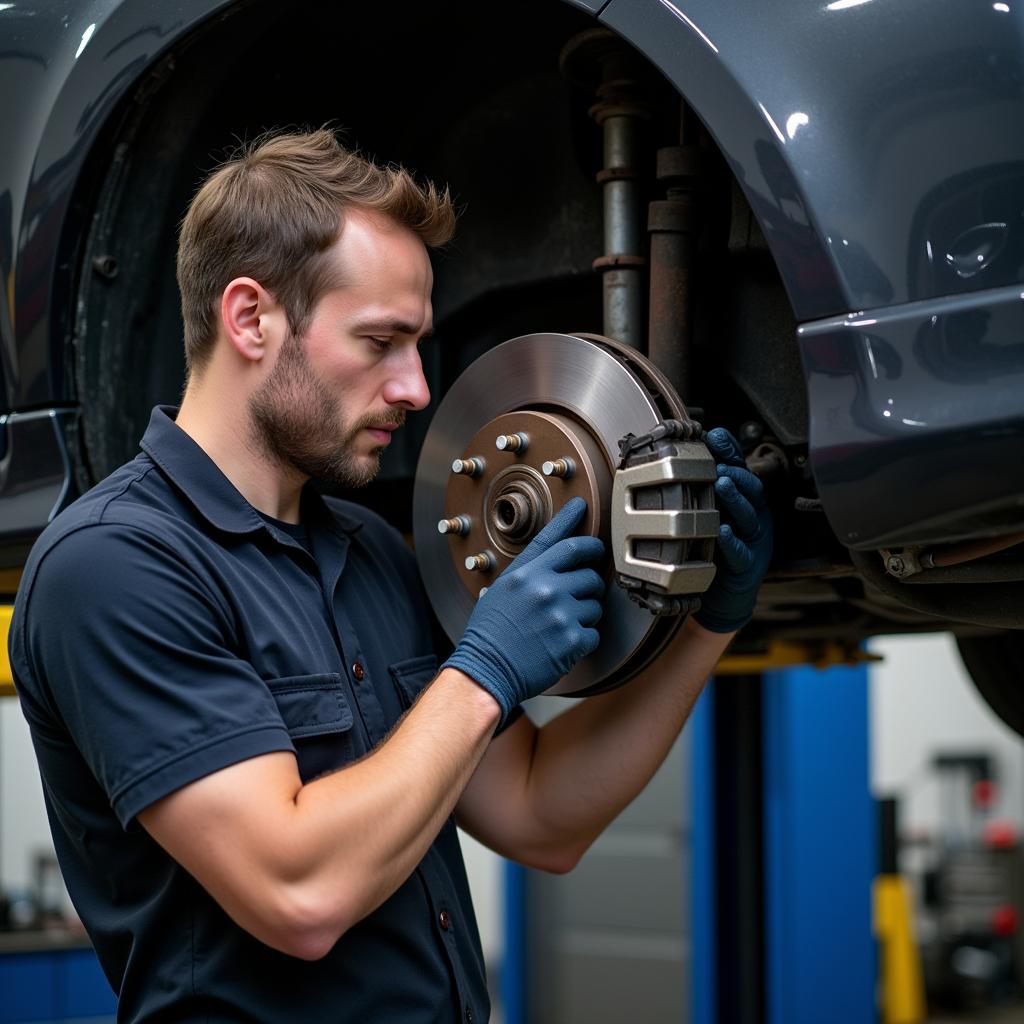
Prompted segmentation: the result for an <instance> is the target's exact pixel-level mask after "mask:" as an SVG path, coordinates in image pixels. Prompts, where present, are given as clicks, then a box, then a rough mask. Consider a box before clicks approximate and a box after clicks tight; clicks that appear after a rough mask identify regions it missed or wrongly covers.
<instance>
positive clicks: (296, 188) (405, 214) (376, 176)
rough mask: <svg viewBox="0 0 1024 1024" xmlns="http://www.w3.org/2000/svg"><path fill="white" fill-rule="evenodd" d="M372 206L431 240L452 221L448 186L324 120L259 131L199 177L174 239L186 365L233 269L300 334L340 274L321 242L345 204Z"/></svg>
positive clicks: (198, 355)
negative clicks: (355, 142) (346, 139)
mask: <svg viewBox="0 0 1024 1024" xmlns="http://www.w3.org/2000/svg"><path fill="white" fill-rule="evenodd" d="M352 208H358V209H363V210H375V211H377V212H380V213H383V214H386V215H387V216H389V217H391V218H392V219H393V220H395V221H396V222H398V223H399V224H402V225H404V226H405V227H407V228H409V229H410V230H412V231H413V232H415V234H416V235H417V236H418V237H419V238H420V239H421V240H422V241H423V243H424V244H425V245H427V246H430V247H437V246H440V245H444V244H445V243H446V242H447V241H449V240H450V238H451V236H452V234H453V232H454V230H455V211H454V208H453V205H452V200H451V196H450V195H449V192H448V190H447V189H445V190H444V191H443V192H441V191H439V190H438V189H437V187H436V186H435V185H434V184H433V183H432V182H428V183H427V184H425V185H422V186H421V185H419V184H417V182H416V181H415V180H414V179H413V178H412V176H411V175H410V174H409V172H408V171H406V170H404V169H403V168H401V167H379V166H377V165H376V164H374V163H372V162H371V161H369V160H366V159H364V158H363V157H361V156H359V155H358V154H357V153H355V152H352V151H350V150H347V149H345V148H344V147H343V146H342V145H341V143H339V141H338V139H337V137H336V136H335V134H334V132H332V131H330V130H329V129H326V128H321V129H319V130H318V131H312V132H303V133H287V134H273V135H269V136H263V137H261V138H260V139H257V140H256V141H255V142H252V143H250V144H248V145H246V146H244V147H243V148H242V149H241V151H240V152H239V153H238V154H236V155H235V156H234V157H233V158H232V159H230V160H228V161H227V162H226V163H224V164H222V165H221V166H219V167H218V168H217V169H216V170H215V171H214V172H213V173H212V174H211V175H210V176H209V177H208V178H207V179H206V181H205V183H204V184H203V186H202V187H201V188H200V189H199V191H198V192H197V193H196V195H195V198H194V199H193V200H192V202H191V204H190V205H189V208H188V211H187V212H186V214H185V219H184V220H183V221H182V224H181V232H180V235H179V239H178V287H179V288H180V289H181V314H182V318H183V320H184V322H185V366H186V370H187V372H188V373H189V374H191V372H192V371H193V370H201V369H202V367H203V366H204V365H205V364H206V363H207V361H208V360H209V358H210V355H211V352H212V350H213V343H214V339H215V338H216V335H217V313H216V305H217V302H218V300H219V299H220V296H221V294H222V293H223V291H224V289H225V288H226V287H227V285H228V283H229V282H230V281H232V280H233V279H234V278H236V277H251V278H253V279H254V280H256V281H259V283H260V284H261V285H263V287H264V288H266V289H267V291H269V292H270V293H271V294H272V295H273V296H274V298H275V299H276V300H277V301H278V302H279V303H280V304H281V306H282V307H283V309H284V311H285V314H286V315H287V317H288V326H289V327H290V329H291V330H292V332H293V333H294V334H301V333H302V332H303V331H304V330H305V329H306V327H307V326H308V324H309V320H310V318H311V316H312V314H313V310H314V309H315V307H316V304H317V301H318V300H319V299H320V297H321V296H322V295H323V294H324V293H325V292H327V291H329V290H330V289H331V288H333V287H337V286H338V284H339V283H340V282H339V281H338V280H337V274H338V271H337V268H335V267H334V266H333V265H332V263H331V261H330V260H329V258H328V249H329V248H330V246H331V245H332V244H333V243H334V242H335V240H336V239H337V238H338V235H339V232H340V230H341V220H342V217H343V216H344V213H345V211H346V210H347V209H352Z"/></svg>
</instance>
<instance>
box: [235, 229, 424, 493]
mask: <svg viewBox="0 0 1024 1024" xmlns="http://www.w3.org/2000/svg"><path fill="white" fill-rule="evenodd" d="M334 248H335V258H336V259H337V260H338V261H339V265H340V268H341V274H342V281H343V285H342V287H340V288H337V289H335V290H334V291H331V292H328V293H327V294H325V295H324V296H323V297H322V298H321V299H320V301H319V303H318V304H317V307H316V309H315V311H314V314H313V318H312V321H311V322H310V325H309V328H308V329H307V331H306V333H305V334H304V335H303V336H302V337H295V336H293V335H290V334H289V336H288V337H287V338H285V340H284V341H283V342H282V344H281V348H280V351H279V352H278V356H277V362H276V364H275V365H274V367H273V369H272V370H271V371H270V374H269V376H268V377H267V379H266V380H265V381H264V382H263V384H262V385H261V386H260V387H259V388H258V389H257V391H256V392H255V393H254V394H253V395H252V397H251V398H250V400H249V413H250V418H251V421H252V424H253V429H254V434H255V437H256V439H257V441H258V442H259V444H260V445H261V447H263V448H264V449H265V450H266V451H267V452H269V453H270V454H271V455H272V456H273V457H274V458H276V459H277V460H278V461H279V462H281V463H282V464H283V465H285V466H290V467H293V468H294V469H297V470H298V471H299V472H301V473H302V474H304V475H305V476H312V477H317V478H318V479H320V480H323V481H325V482H326V483H330V484H334V485H340V486H343V487H360V486H362V485H363V484H367V483H369V482H370V481H371V480H372V479H373V478H374V476H375V475H376V474H377V470H378V469H379V468H380V454H381V452H382V451H383V450H384V449H385V448H386V447H387V445H388V444H390V443H391V434H392V431H394V430H396V429H397V428H398V427H400V426H401V425H402V423H403V422H404V421H405V416H406V413H407V412H408V411H409V410H410V409H413V410H414V409H422V408H423V407H424V406H426V404H427V403H428V402H429V401H430V391H429V390H428V388H427V382H426V380H425V378H424V376H423V366H422V364H421V362H420V356H419V351H418V348H417V345H418V343H419V341H420V339H422V338H423V337H424V336H425V335H426V334H428V333H430V330H431V321H432V315H433V311H432V308H431V304H430V291H431V288H432V286H433V273H432V271H431V267H430V260H429V258H428V257H427V251H426V248H425V247H424V245H423V243H422V242H421V241H420V240H419V239H418V238H417V237H416V236H415V235H414V234H413V233H412V232H411V231H409V230H408V229H406V228H404V227H401V226H399V225H398V224H395V223H394V222H392V221H390V220H389V219H388V218H385V217H383V216H381V215H379V214H370V213H364V212H362V211H352V212H350V213H348V214H347V215H346V218H345V227H344V230H343V232H342V235H341V238H340V239H339V241H338V242H336V243H335V246H334Z"/></svg>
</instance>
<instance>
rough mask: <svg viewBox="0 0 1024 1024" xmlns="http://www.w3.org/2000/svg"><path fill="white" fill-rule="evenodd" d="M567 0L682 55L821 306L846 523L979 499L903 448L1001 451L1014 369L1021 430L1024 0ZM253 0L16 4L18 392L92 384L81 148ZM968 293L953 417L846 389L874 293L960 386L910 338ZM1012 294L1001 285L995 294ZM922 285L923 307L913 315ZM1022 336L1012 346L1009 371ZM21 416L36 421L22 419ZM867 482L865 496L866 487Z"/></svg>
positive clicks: (899, 521)
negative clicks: (124, 101) (996, 431)
mask: <svg viewBox="0 0 1024 1024" xmlns="http://www.w3.org/2000/svg"><path fill="white" fill-rule="evenodd" d="M552 2H553V3H554V2H561V0H552ZM569 2H571V3H573V5H574V6H576V7H579V8H582V9H584V10H587V11H591V12H594V13H596V12H598V11H599V12H600V15H599V16H600V19H601V20H602V21H603V22H604V23H605V24H607V25H608V26H609V27H611V28H612V29H614V30H615V31H616V32H618V33H619V34H620V35H622V36H623V37H624V38H626V39H627V40H628V41H630V42H631V43H632V44H633V45H634V46H636V48H637V49H638V50H639V51H640V52H642V53H643V54H645V55H646V56H647V57H648V58H649V59H650V60H651V61H652V62H653V63H654V64H655V65H656V66H657V67H658V68H660V69H661V70H662V72H663V73H664V74H665V75H666V77H667V78H668V79H669V80H671V81H672V82H673V83H674V84H675V85H676V87H677V88H678V89H679V91H680V92H681V93H682V95H684V96H685V97H686V99H687V101H688V102H689V103H690V104H691V105H692V106H693V107H694V109H695V110H696V111H697V113H698V114H699V115H700V116H701V117H702V118H703V120H704V121H705V123H706V124H707V125H708V127H709V129H710V131H711V133H712V134H713V135H714V137H715V139H716V141H717V142H718V144H719V146H720V147H721V149H722V151H723V153H724V155H725V157H726V159H727V160H728V162H729V165H730V167H731V168H732V170H733V172H734V173H735V175H736V176H737V178H738V180H739V181H740V183H741V185H742V187H743V188H744V190H745V192H746V195H747V198H748V200H749V202H750V204H751V207H752V208H753V210H754V212H755V214H756V215H757V217H758V219H759V222H760V224H761V227H762V229H763V231H764V234H765V236H766V238H767V240H768V244H769V246H770V247H771V250H772V253H773V255H774V257H775V260H776V262H777V265H778V267H779V270H780V273H781V276H782V279H783V281H784V283H785V286H786V288H787V291H788V293H789V296H790V300H791V302H792V305H793V308H794V310H795V312H796V315H797V317H798V319H799V320H801V321H804V322H806V323H808V326H807V327H806V329H805V330H804V331H803V332H802V334H801V345H802V346H803V354H804V359H805V365H806V366H807V367H808V371H809V378H810V399H811V409H812V424H811V443H812V465H813V466H814V467H815V471H816V474H817V476H818V481H819V484H820V489H821V495H822V498H823V500H824V502H825V507H826V511H827V512H828V514H829V516H830V520H831V522H832V523H833V525H834V526H835V528H836V530H837V533H838V534H839V536H840V538H841V539H843V540H844V541H846V542H847V543H851V544H855V545H866V546H870V544H872V543H874V542H875V540H877V539H878V538H880V537H894V536H896V537H899V536H903V537H909V536H915V535H916V534H915V532H914V531H915V524H920V523H923V522H926V521H927V522H931V523H933V524H934V523H948V522H949V521H950V516H952V515H954V514H955V513H956V511H957V509H963V508H965V507H966V506H967V505H968V504H970V502H969V501H966V499H965V495H964V494H962V493H961V494H959V495H957V494H956V493H953V492H952V490H951V489H950V488H939V487H930V488H929V487H921V486H920V479H921V475H919V476H918V477H916V478H915V477H914V475H913V474H909V476H908V478H907V479H906V480H905V479H904V474H903V471H902V470H900V469H899V467H906V466H907V465H908V464H909V463H910V462H915V460H918V459H923V460H924V462H922V466H923V469H922V474H926V475H929V476H930V475H933V474H934V473H935V471H936V467H937V466H939V465H947V464H948V463H945V462H943V458H942V456H943V454H944V453H946V452H947V448H946V445H947V443H948V440H949V437H950V436H953V435H955V436H956V437H957V438H958V439H959V443H960V444H961V446H962V448H961V450H969V451H971V452H972V453H980V458H981V460H982V462H986V460H989V459H992V458H995V457H996V452H997V451H1001V450H1003V449H1001V448H1000V447H999V445H998V444H996V445H995V447H991V448H990V447H988V446H989V445H990V443H992V444H994V442H993V441H992V431H991V424H992V416H991V409H992V396H993V388H997V389H998V388H1003V387H1004V386H1006V387H1007V388H1008V395H1007V397H1006V398H1005V403H1004V405H1005V407H1004V408H1003V409H1002V411H1001V413H1000V417H1001V418H1000V420H999V422H1000V424H1001V425H1002V426H1001V428H1000V429H1004V430H1009V431H1010V433H1011V434H1015V433H1019V426H1020V423H1021V421H1022V420H1024V394H1022V392H1021V389H1020V388H1019V387H1017V386H1015V385H1016V384H1017V381H1016V380H1014V379H1013V372H1014V371H1013V370H1012V365H1013V356H1012V353H1010V350H1011V349H1012V348H1013V346H1014V345H1015V344H1016V339H1019V337H1020V334H1019V330H1018V329H1017V325H1016V324H1015V320H1014V316H1013V315H1012V314H1010V313H1008V312H1007V310H1008V309H1009V308H1010V306H1012V303H1010V305H1009V306H1008V305H1007V302H1008V300H1007V299H1006V296H1005V295H1003V293H1002V292H1001V289H1003V288H1006V287H1013V286H1015V285H1016V284H1017V283H1018V282H1020V281H1021V280H1024V237H1022V229H1024V222H1022V216H1021V212H1022V211H1021V207H1022V203H1021V195H1022V188H1021V185H1022V182H1024V136H1022V133H1021V132H1020V131H1019V126H1020V125H1021V124H1022V123H1024V89H1022V80H1024V71H1022V67H1021V61H1022V55H1024V39H1022V36H1024V28H1022V24H1024V23H1022V15H1024V12H1022V9H1021V2H1020V0H1006V2H991V0H902V2H900V3H898V4H897V3H893V2H891V0H832V2H828V0H813V2H811V0H777V2H775V3H771V4H765V3H763V2H755V0H678V2H677V0H611V2H610V3H608V4H603V3H601V2H599V0H569ZM240 6H242V5H239V4H237V3H236V4H230V3H228V2H215V0H179V2H175V3H166V4H153V3H149V2H146V0H120V2H118V0H91V2H83V0H74V2H72V0H64V2H47V3H40V2H35V3H13V4H0V47H2V48H0V123H3V124H4V126H5V138H6V139H7V140H8V143H9V144H8V145H7V146H5V147H4V148H3V149H2V150H0V190H2V191H0V273H2V275H3V283H4V287H3V289H2V290H0V291H2V297H0V375H2V377H3V387H2V390H0V401H3V402H4V405H0V412H2V411H3V410H4V408H6V409H7V410H26V409H32V408H41V407H48V406H60V405H62V404H67V403H71V402H72V401H73V394H72V392H71V389H70V386H69V382H68V381H66V380H64V379H63V377H62V367H63V366H64V364H65V360H64V358H63V351H64V346H65V345H66V344H67V343H68V338H69V333H70V330H71V328H70V323H69V319H70V303H71V296H72V294H73V281H72V277H73V274H74V272H75V269H76V260H75V255H76V254H75V250H74V245H75V244H76V239H77V238H79V237H80V235H81V227H82V226H83V219H82V218H84V216H85V215H86V214H87V212H88V211H87V209H83V208H79V207H76V205H75V197H76V188H77V187H78V185H79V178H80V174H81V171H82V168H83V166H84V165H85V162H86V160H87V159H88V158H89V156H90V153H91V151H92V149H93V147H94V146H95V144H96V140H97V139H98V137H99V135H100V131H101V129H102V127H103V126H104V124H105V122H106V121H107V119H108V118H109V117H110V115H111V112H112V111H113V110H114V109H115V105H116V104H117V102H118V100H120V99H121V98H123V96H124V95H125V94H126V92H127V91H128V90H129V89H131V88H132V87H133V86H134V85H135V84H136V83H137V82H138V81H139V78H140V76H141V75H142V73H143V72H144V71H146V70H147V69H148V68H151V67H152V66H153V64H154V62H155V61H156V60H157V59H158V58H159V56H160V55H161V54H162V53H163V52H165V51H166V50H167V49H168V48H169V47H171V46H172V45H173V44H174V43H175V42H177V41H179V40H181V39H182V38H183V37H184V36H185V35H187V34H188V33H189V32H191V31H192V30H194V29H195V28H196V27H197V26H198V25H199V24H200V23H201V22H202V21H203V20H204V19H206V18H208V17H210V16H212V15H215V14H217V13H219V12H223V11H225V10H227V9H230V10H231V11H235V10H237V9H238V8H239V7H240ZM958 295H959V296H964V297H970V296H973V298H970V303H969V308H970V311H971V312H972V313H973V314H975V315H976V316H977V317H981V318H986V317H987V318H988V319H987V321H986V323H987V324H988V326H987V328H986V331H985V334H984V337H985V340H984V343H983V344H982V345H981V346H980V348H979V347H978V345H975V347H974V348H972V347H971V344H970V343H969V339H970V338H971V337H972V335H971V333H970V332H969V331H968V332H967V333H966V334H963V335H960V336H961V337H962V338H963V339H965V343H964V346H961V347H962V348H964V351H963V352H962V353H961V357H960V358H961V360H962V362H963V365H964V366H966V367H967V368H968V369H967V372H965V373H964V374H963V376H962V379H961V380H960V381H959V382H958V383H957V384H956V385H955V387H956V389H957V400H956V401H955V402H952V403H951V404H946V405H943V413H942V415H941V416H938V417H936V416H932V417H931V418H930V419H929V418H924V419H920V420H919V421H918V422H920V423H921V424H924V425H923V426H920V427H915V428H914V431H913V432H912V433H907V434H903V435H900V436H899V437H894V436H893V435H892V433H891V428H892V424H891V423H890V422H889V420H890V419H891V417H889V418H887V417H883V416H881V412H884V409H881V410H879V411H878V415H874V416H871V415H865V413H864V408H865V401H867V403H868V406H870V407H871V408H872V409H873V408H874V406H873V405H871V403H872V402H874V401H875V400H876V399H877V398H880V397H882V396H881V393H880V391H879V387H880V385H879V383H878V381H877V380H876V379H875V378H872V377H870V373H871V369H870V363H869V362H867V363H866V362H865V360H864V359H863V358H850V359H848V360H847V363H846V364H845V365H846V366H847V368H846V369H845V370H844V371H842V372H843V374H845V376H846V381H845V387H846V393H847V395H848V398H847V400H846V401H842V400H837V399H836V397H835V395H836V392H835V388H834V385H835V383H836V379H837V378H836V377H835V376H829V375H828V374H826V373H824V372H822V371H820V370H819V369H818V368H817V366H818V362H816V360H818V357H819V354H820V348H819V346H821V345H822V344H825V341H824V340H823V339H825V338H826V337H833V338H836V339H839V340H837V341H836V342H835V343H836V344H838V345H839V346H840V347H843V346H846V347H847V348H850V349H851V350H856V351H857V352H860V353H863V352H864V351H866V349H865V348H864V343H863V340H861V341H860V342H857V341H855V340H854V339H855V337H856V325H855V323H854V321H855V320H856V319H857V315H860V314H861V312H862V311H864V310H871V311H873V314H872V316H873V318H874V319H875V320H876V321H877V322H876V324H874V325H872V341H871V344H872V347H873V348H872V350H873V351H881V350H882V349H884V347H885V345H888V346H890V348H891V349H892V350H894V351H895V352H897V353H898V354H900V356H901V361H900V364H899V365H900V375H899V377H898V378H891V380H890V383H892V384H893V387H894V388H895V387H896V385H898V387H899V395H900V396H902V395H916V396H922V395H930V394H936V395H938V394H940V393H942V388H943V387H948V386H949V384H948V382H944V381H943V379H942V377H941V372H942V371H941V369H940V367H941V363H942V359H941V358H940V357H939V356H936V355H929V346H930V345H932V344H935V342H933V341H929V340H928V338H927V337H926V338H925V340H924V341H923V342H922V345H923V353H924V354H921V355H919V354H917V350H916V349H914V352H913V356H914V357H913V358H911V352H910V349H913V344H912V343H910V342H909V341H908V340H907V337H906V335H905V331H906V330H907V327H906V325H907V324H908V323H909V322H911V321H912V320H914V318H917V319H916V321H915V322H917V323H924V322H925V321H926V320H928V317H929V316H931V315H935V316H941V317H944V318H946V319H943V320H942V324H943V325H944V327H947V326H948V325H949V324H950V323H953V324H954V326H952V327H949V331H953V332H954V333H955V332H956V331H958V330H960V328H959V327H957V326H956V324H959V323H962V322H963V321H962V320H959V321H958V320H956V316H958V315H959V314H960V313H962V312H964V310H959V312H958V313H952V312H950V311H949V310H948V309H947V307H946V306H942V305H941V303H940V304H939V305H940V307H941V310H945V311H946V312H937V313H934V314H931V313H929V311H928V309H927V305H928V302H930V301H933V300H939V299H943V298H945V297H948V296H958ZM993 296H997V297H998V303H999V305H997V306H992V305H990V302H992V301H995V299H993V298H992V297H993ZM907 303H912V304H914V306H913V308H911V309H909V310H905V311H903V312H901V311H900V310H901V307H903V306H904V305H905V304H907ZM918 304H920V305H918ZM886 310H887V311H889V312H887V313H884V314H882V313H881V311H886ZM846 314H851V316H850V317H847V316H846ZM837 316H838V317H839V321H837V320H836V317H837ZM947 317H953V319H952V320H949V319H948V318H947ZM922 318H923V319H922ZM929 322H930V321H929ZM811 325H813V326H811ZM1012 331H1017V333H1016V334H1015V335H1012V334H1008V333H1003V332H1012ZM925 333H926V334H927V332H925ZM940 333H941V332H940ZM938 336H939V335H930V336H929V337H932V338H934V337H938ZM942 336H943V337H948V336H949V334H948V332H947V333H946V334H943V335H942ZM908 346H909V348H908ZM993 353H995V355H993ZM1003 354H1006V356H1007V359H1008V360H1009V363H1007V365H1006V366H1003V367H1002V370H1000V369H999V367H998V365H997V364H999V362H1000V358H1001V356H1002V355H1003ZM986 368H987V369H986ZM983 370H986V372H987V376H986V373H983V372H981V371H983ZM1003 370H1006V371H1007V372H1008V373H1009V374H1010V377H1009V378H1006V379H1004V378H1003V377H1002V376H1000V373H1002V371H1003ZM126 383H127V382H126ZM864 396H868V398H867V399H865V397H864ZM884 397H885V398H886V399H887V398H889V397H893V398H894V400H895V399H896V398H897V397H898V395H897V394H887V395H885V396H884ZM901 400H902V399H901ZM824 410H827V412H826V411H824ZM907 418H909V419H914V418H915V417H913V416H910V417H907ZM903 426H905V425H903ZM8 428H9V429H24V428H18V424H17V421H16V420H12V421H11V422H10V423H9V424H8ZM906 429H907V430H908V431H910V427H906ZM865 432H866V435H867V437H866V438H865ZM864 444H868V445H869V446H870V451H871V457H870V459H865V458H864V455H863V452H864V449H863V447H858V445H860V446H863V445H864ZM979 446H980V447H979ZM7 449H8V451H7V455H6V457H5V458H4V459H3V461H2V462H0V510H2V509H3V507H4V505H5V503H6V501H7V500H9V498H10V497H11V487H10V481H11V479H13V478H16V477H20V478H22V479H24V476H25V475H24V474H23V473H22V472H20V471H19V470H18V468H17V467H13V468H12V466H11V461H12V457H13V456H14V455H15V453H16V452H18V451H25V450H26V449H25V446H24V445H23V444H14V443H13V442H11V441H10V439H9V442H8V444H7ZM915 464H916V463H915ZM986 464H987V463H986ZM5 467H6V468H5ZM915 479H916V480H917V483H914V481H915ZM1018 489H1019V488H1018ZM855 491H859V492H860V493H862V494H863V498H862V499H861V500H860V501H852V500H851V498H850V495H851V494H852V493H854V492H855ZM883 495H884V500H882V497H881V496H883ZM851 509H852V512H851V514H850V515H847V512H848V511H849V510H851ZM0 522H2V523H5V522H6V516H5V515H4V514H3V512H2V511H0ZM42 525H43V524H42V523H40V524H39V526H40V527H41V526H42ZM958 529H959V527H958ZM940 530H941V528H940ZM4 532H5V526H4V525H0V533H4Z"/></svg>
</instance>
